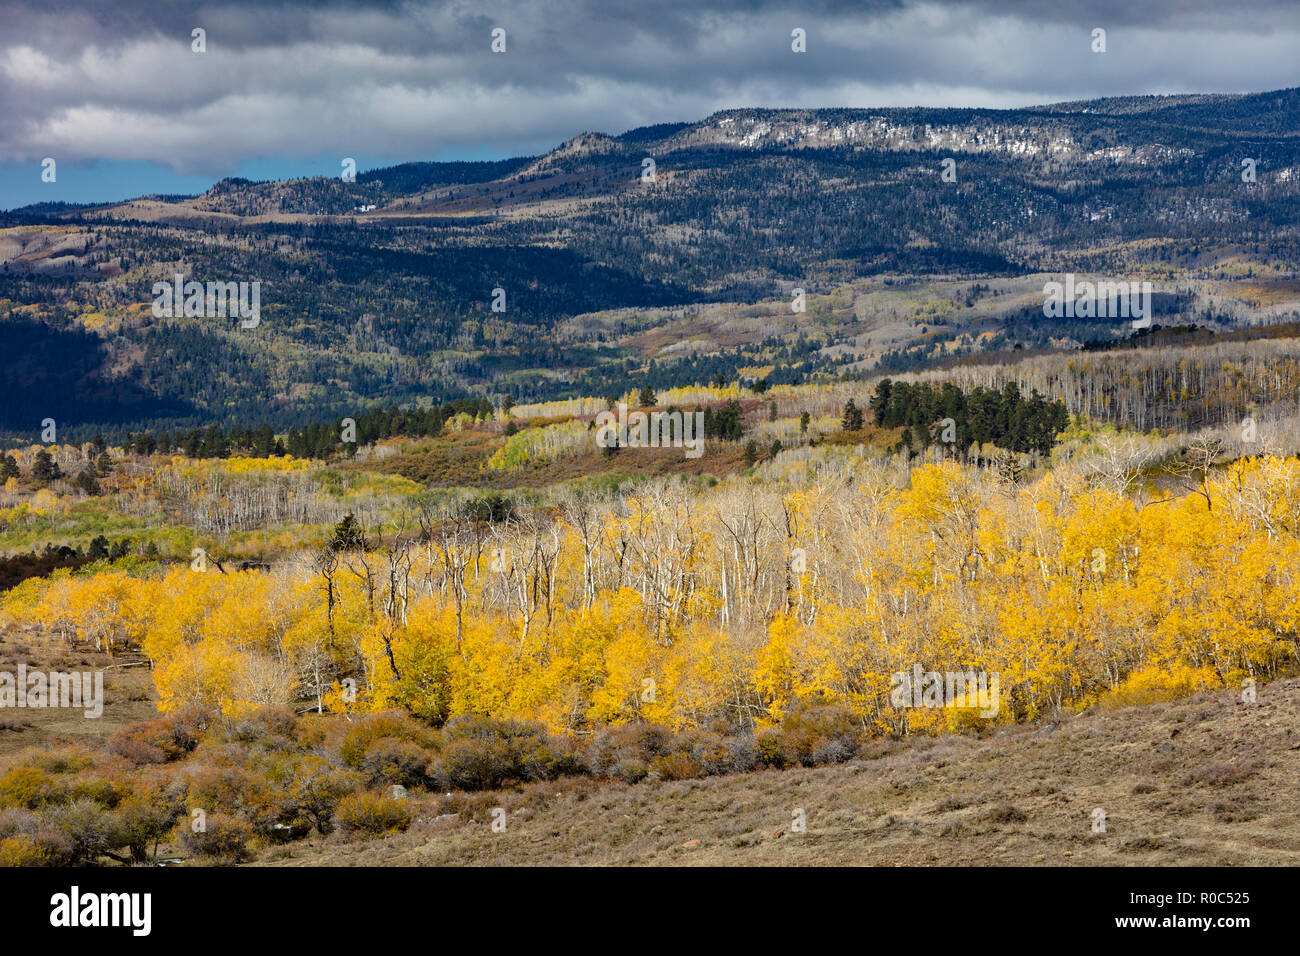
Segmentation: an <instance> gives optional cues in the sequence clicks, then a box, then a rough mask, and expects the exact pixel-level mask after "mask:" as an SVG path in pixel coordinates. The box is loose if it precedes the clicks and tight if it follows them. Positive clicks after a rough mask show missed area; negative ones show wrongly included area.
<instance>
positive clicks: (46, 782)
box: [0, 766, 68, 810]
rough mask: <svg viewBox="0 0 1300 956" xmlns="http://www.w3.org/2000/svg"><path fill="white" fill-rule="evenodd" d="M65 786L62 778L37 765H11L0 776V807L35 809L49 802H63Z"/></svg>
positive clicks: (65, 797) (65, 796)
mask: <svg viewBox="0 0 1300 956" xmlns="http://www.w3.org/2000/svg"><path fill="white" fill-rule="evenodd" d="M67 795H68V792H67V788H66V786H65V785H64V783H63V781H62V780H59V779H58V778H57V777H56V776H54V775H53V774H51V773H49V772H47V771H45V770H41V769H40V768H38V767H27V766H18V767H12V768H10V769H9V770H7V771H6V772H5V774H4V775H3V776H0V807H26V808H28V809H29V810H35V809H37V808H38V807H43V806H45V805H46V804H51V803H63V802H64V801H65V800H66V799H67Z"/></svg>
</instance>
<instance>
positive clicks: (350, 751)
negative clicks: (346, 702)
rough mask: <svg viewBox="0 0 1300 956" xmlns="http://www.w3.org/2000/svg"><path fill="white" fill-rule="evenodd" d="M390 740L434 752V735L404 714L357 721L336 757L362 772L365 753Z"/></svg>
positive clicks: (340, 745) (375, 716)
mask: <svg viewBox="0 0 1300 956" xmlns="http://www.w3.org/2000/svg"><path fill="white" fill-rule="evenodd" d="M384 738H391V739H393V740H406V741H410V742H411V743H414V744H415V745H416V746H423V747H429V748H436V747H437V744H438V742H439V741H438V733H437V731H434V730H431V729H430V728H428V727H426V726H424V725H423V724H420V723H418V722H416V721H414V720H412V719H411V718H410V717H408V716H406V715H405V714H398V713H393V714H375V715H374V716H371V717H366V718H363V719H362V720H359V721H357V722H356V723H355V724H353V725H352V726H351V727H349V728H348V730H347V732H346V733H345V734H344V735H343V739H342V740H341V741H340V742H339V745H338V753H339V757H340V758H341V759H342V760H343V762H344V763H345V764H347V765H348V766H349V767H352V768H353V769H355V770H361V769H363V765H364V763H365V758H366V752H367V751H368V750H369V749H370V747H371V746H372V745H373V744H374V743H375V742H376V741H378V740H382V739H384Z"/></svg>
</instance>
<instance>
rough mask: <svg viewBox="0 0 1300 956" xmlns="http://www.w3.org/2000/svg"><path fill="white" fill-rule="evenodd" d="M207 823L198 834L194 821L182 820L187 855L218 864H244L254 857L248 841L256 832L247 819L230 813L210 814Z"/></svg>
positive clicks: (182, 836)
mask: <svg viewBox="0 0 1300 956" xmlns="http://www.w3.org/2000/svg"><path fill="white" fill-rule="evenodd" d="M203 824H204V825H203V829H202V830H201V831H200V832H198V833H196V832H194V827H193V822H192V821H190V820H182V821H181V823H180V826H179V827H178V828H177V830H178V837H179V842H180V844H181V846H182V847H184V849H185V852H187V853H190V854H193V855H194V856H199V857H203V858H205V859H207V860H209V861H211V862H214V863H242V862H244V861H245V860H248V859H251V858H252V853H251V852H250V850H249V849H248V841H249V840H250V839H251V838H252V836H253V831H252V828H251V827H250V826H249V825H248V824H247V823H245V822H244V821H243V820H240V819H239V818H238V817H233V816H230V815H229V814H226V813H209V814H206V815H205V819H204V821H203Z"/></svg>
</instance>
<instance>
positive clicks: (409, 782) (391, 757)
mask: <svg viewBox="0 0 1300 956" xmlns="http://www.w3.org/2000/svg"><path fill="white" fill-rule="evenodd" d="M428 763H429V757H428V754H427V753H425V751H423V750H421V749H420V748H419V747H417V746H416V745H415V744H414V743H412V742H411V741H409V740H399V739H397V738H396V737H380V738H379V739H378V740H376V741H374V742H373V743H372V744H371V745H370V747H369V749H368V750H367V751H366V752H365V754H364V755H363V756H362V758H361V771H362V772H363V773H365V774H367V775H368V776H369V778H370V783H371V784H372V785H374V786H378V785H380V784H385V783H388V784H393V783H397V784H401V785H402V786H404V787H409V786H414V785H416V784H420V785H423V784H424V782H425V780H426V779H427V777H426V775H425V768H426V767H427V766H428Z"/></svg>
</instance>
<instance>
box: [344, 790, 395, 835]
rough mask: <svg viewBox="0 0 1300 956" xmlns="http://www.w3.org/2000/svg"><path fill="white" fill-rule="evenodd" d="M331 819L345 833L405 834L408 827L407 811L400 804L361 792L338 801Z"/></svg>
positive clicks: (377, 795) (390, 799)
mask: <svg viewBox="0 0 1300 956" xmlns="http://www.w3.org/2000/svg"><path fill="white" fill-rule="evenodd" d="M335 819H336V821H337V822H338V825H339V827H340V828H341V829H343V830H344V831H346V832H348V833H357V832H360V833H368V834H372V835H379V834H383V833H389V832H392V831H397V832H402V831H404V830H406V828H407V827H409V826H410V825H411V811H410V809H409V808H408V807H407V805H406V802H405V801H403V800H394V799H392V798H391V797H385V796H382V795H380V794H377V793H369V792H363V793H354V794H350V795H349V796H346V797H344V798H343V799H342V800H340V801H339V805H338V809H337V810H336V811H335Z"/></svg>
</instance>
